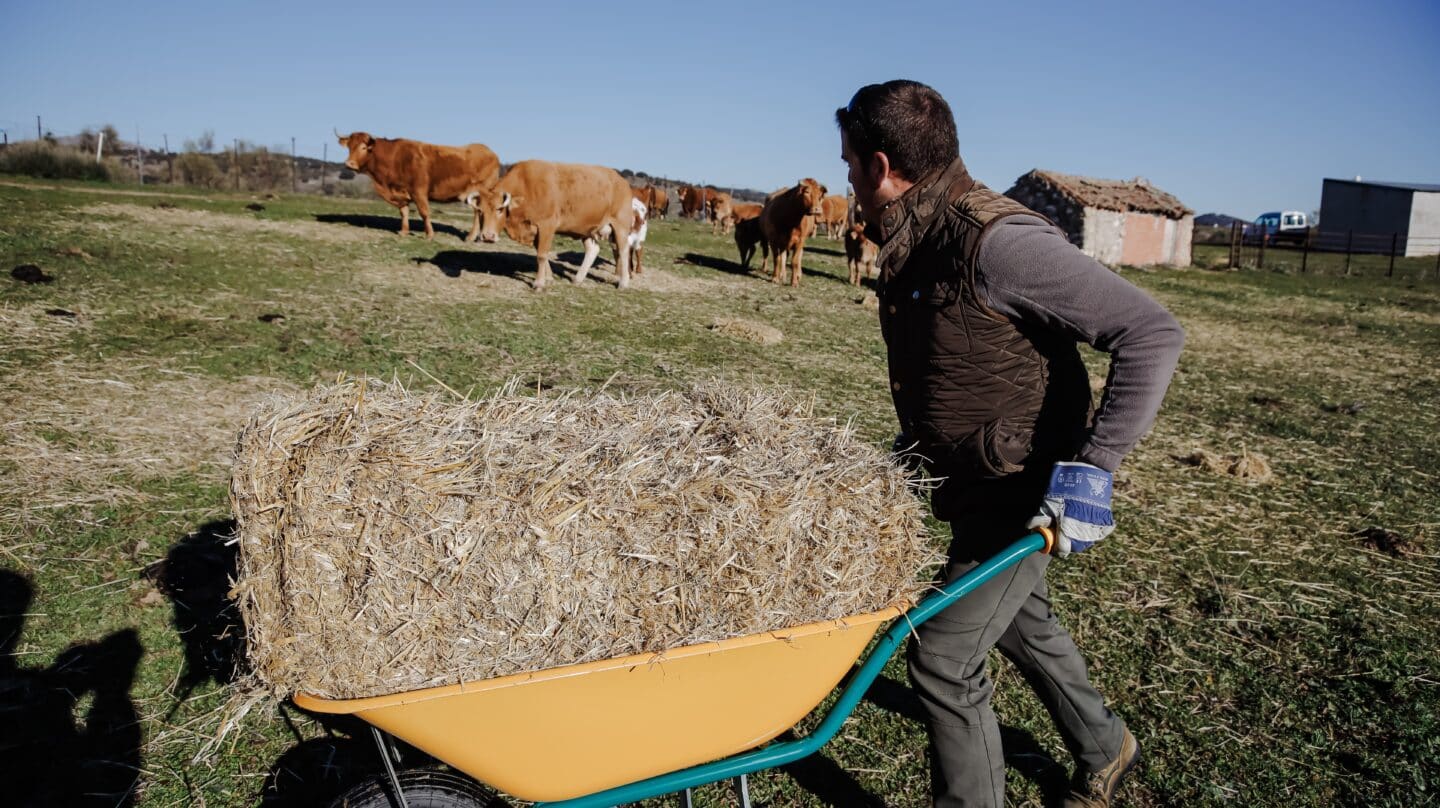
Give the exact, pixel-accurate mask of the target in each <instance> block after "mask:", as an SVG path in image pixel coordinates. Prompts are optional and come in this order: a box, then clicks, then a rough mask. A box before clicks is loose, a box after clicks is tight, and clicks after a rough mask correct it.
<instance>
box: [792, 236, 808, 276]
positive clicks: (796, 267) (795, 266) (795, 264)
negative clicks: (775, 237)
mask: <svg viewBox="0 0 1440 808" xmlns="http://www.w3.org/2000/svg"><path fill="white" fill-rule="evenodd" d="M803 255H805V242H803V241H802V242H800V245H799V246H798V247H796V248H795V251H794V254H793V255H791V256H790V285H791V286H799V285H800V258H801V256H803Z"/></svg>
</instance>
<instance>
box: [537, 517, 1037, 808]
mask: <svg viewBox="0 0 1440 808" xmlns="http://www.w3.org/2000/svg"><path fill="white" fill-rule="evenodd" d="M1050 543H1051V542H1050V539H1049V538H1047V537H1046V536H1045V535H1043V534H1042V533H1039V532H1037V533H1031V534H1029V535H1028V536H1026V537H1025V538H1023V539H1020V540H1019V541H1017V542H1015V543H1014V544H1012V545H1010V546H1009V547H1007V548H1005V549H1004V550H1002V551H1000V553H998V554H997V555H996V556H995V557H994V558H991V559H990V560H989V561H986V562H984V563H982V564H980V565H979V566H977V567H975V568H974V569H972V570H970V571H969V572H967V573H965V574H964V575H963V576H961V577H959V578H957V579H955V580H954V581H952V582H950V583H948V584H946V585H945V586H944V587H942V588H941V589H940V591H938V592H936V593H934V594H933V595H930V596H929V597H926V598H925V599H924V600H922V601H920V602H919V603H917V604H916V605H915V606H914V607H912V608H911V609H910V610H909V611H907V612H905V613H904V614H902V615H901V616H900V617H898V618H896V620H895V622H894V623H893V624H891V626H890V629H889V630H888V631H886V632H885V635H884V636H883V637H882V638H881V639H880V641H879V642H878V643H876V644H875V647H874V648H872V649H871V650H870V654H869V655H868V656H866V657H865V661H864V663H863V664H861V666H860V669H859V670H858V671H856V672H855V674H854V675H853V676H851V678H850V681H849V683H847V684H846V685H845V689H844V690H843V691H842V692H841V693H840V698H839V699H837V700H836V702H835V704H834V706H832V707H831V708H830V712H829V713H827V714H826V715H825V718H824V720H822V721H821V722H820V726H818V727H816V728H815V731H814V732H812V733H810V734H809V735H807V736H805V737H804V738H797V739H795V740H793V741H781V742H780V743H773V744H770V745H769V746H765V747H761V748H760V749H754V750H751V751H749V752H742V753H740V754H738V755H733V756H731V757H728V758H722V759H721V760H717V761H713V762H711V763H704V764H701V765H699V766H692V767H690V768H688V769H682V770H680V771H678V772H671V773H669V774H661V775H657V776H655V777H651V778H649V779H646V780H640V781H638V782H634V783H630V784H628V785H623V786H616V787H615V788H611V789H606V790H605V791H600V792H597V793H595V794H589V795H586V796H584V797H576V798H574V799H569V800H560V801H558V802H539V803H536V804H535V805H536V808H612V807H613V806H616V805H623V804H624V803H627V802H638V801H639V800H644V799H649V798H650V797H658V796H661V795H663V794H670V793H673V792H676V791H682V790H684V789H687V788H694V787H695V786H701V785H705V784H706V783H713V782H716V781H718V780H727V779H730V778H732V777H739V776H741V775H744V774H750V773H751V772H757V771H760V770H761V769H770V768H774V767H776V766H784V765H786V764H787V763H793V762H794V761H797V760H799V759H801V758H803V757H806V756H808V755H811V754H813V753H814V752H816V751H817V750H819V749H820V747H822V746H824V745H825V744H826V743H827V742H829V740H830V739H831V738H833V737H835V733H837V732H839V731H840V726H841V725H842V724H844V723H845V719H847V718H849V717H850V713H852V712H854V710H855V706H856V705H857V704H859V703H860V699H861V697H863V696H864V695H865V691H866V690H868V689H869V688H870V684H871V683H872V682H874V681H875V678H876V677H878V676H879V675H880V671H881V670H883V669H884V668H885V665H886V663H888V662H889V661H890V657H892V656H894V655H895V651H896V650H897V649H899V648H900V645H901V644H902V643H904V642H905V637H906V635H908V634H909V633H910V631H911V630H912V629H913V628H914V627H915V626H918V625H920V624H921V623H924V622H925V621H926V620H929V619H930V618H932V617H934V616H935V615H936V614H939V613H940V612H941V611H944V609H945V608H946V607H947V606H949V605H950V604H952V603H954V602H955V601H956V600H957V599H959V598H961V597H964V596H965V595H966V594H968V593H970V592H973V591H974V590H975V589H977V588H978V587H980V586H981V585H982V584H984V583H985V582H986V581H989V580H990V579H991V578H994V577H995V576H996V575H998V574H1000V573H1001V572H1003V571H1004V570H1006V569H1008V568H1010V567H1012V566H1014V565H1015V564H1016V563H1018V562H1019V561H1020V560H1021V559H1022V558H1024V557H1026V556H1028V555H1030V554H1031V553H1033V552H1035V551H1037V550H1040V551H1046V550H1048V549H1049V547H1050Z"/></svg>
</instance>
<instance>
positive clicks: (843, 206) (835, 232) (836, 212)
mask: <svg viewBox="0 0 1440 808" xmlns="http://www.w3.org/2000/svg"><path fill="white" fill-rule="evenodd" d="M848 208H849V205H848V204H847V203H846V200H845V197H843V196H827V197H825V198H824V199H822V200H820V211H821V213H820V221H822V222H824V223H825V235H827V236H829V237H830V238H832V239H837V240H838V239H839V238H840V233H841V232H842V230H843V229H844V227H845V218H846V213H847V209H848Z"/></svg>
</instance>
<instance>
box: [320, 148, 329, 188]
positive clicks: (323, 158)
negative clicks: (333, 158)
mask: <svg viewBox="0 0 1440 808" xmlns="http://www.w3.org/2000/svg"><path fill="white" fill-rule="evenodd" d="M329 163H330V141H328V140H327V141H325V148H323V149H321V150H320V193H322V194H323V193H325V169H326V168H327V167H328V165H329Z"/></svg>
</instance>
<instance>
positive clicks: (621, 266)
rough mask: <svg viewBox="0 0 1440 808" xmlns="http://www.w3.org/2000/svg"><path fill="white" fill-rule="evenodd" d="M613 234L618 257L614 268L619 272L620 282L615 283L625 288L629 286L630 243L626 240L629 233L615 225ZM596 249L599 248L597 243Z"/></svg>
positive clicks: (628, 238) (628, 237)
mask: <svg viewBox="0 0 1440 808" xmlns="http://www.w3.org/2000/svg"><path fill="white" fill-rule="evenodd" d="M613 235H614V237H615V256H616V258H618V259H619V260H618V261H616V262H615V263H616V264H617V265H618V266H616V268H615V269H616V271H617V272H618V273H619V274H620V282H619V283H618V284H617V285H618V286H619V287H620V288H621V289H627V288H629V286H630V245H629V244H627V243H626V242H628V241H629V240H630V234H629V233H628V232H624V231H622V230H621V228H618V227H617V228H615V229H614V231H613ZM596 249H597V250H598V249H599V247H598V245H597V247H596Z"/></svg>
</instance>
